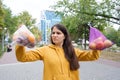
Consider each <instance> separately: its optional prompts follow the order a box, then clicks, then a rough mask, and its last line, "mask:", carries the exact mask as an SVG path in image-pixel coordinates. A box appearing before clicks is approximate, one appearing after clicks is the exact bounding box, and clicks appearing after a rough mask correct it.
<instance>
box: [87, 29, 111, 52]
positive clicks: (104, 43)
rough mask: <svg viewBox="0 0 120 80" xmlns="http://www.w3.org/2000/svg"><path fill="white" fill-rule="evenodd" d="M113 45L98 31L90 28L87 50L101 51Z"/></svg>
mask: <svg viewBox="0 0 120 80" xmlns="http://www.w3.org/2000/svg"><path fill="white" fill-rule="evenodd" d="M112 45H113V42H112V41H110V40H109V39H107V38H106V37H105V36H104V35H103V34H102V32H100V31H99V30H98V29H96V28H93V27H90V34H89V48H90V49H93V50H103V49H105V48H109V47H111V46H112Z"/></svg>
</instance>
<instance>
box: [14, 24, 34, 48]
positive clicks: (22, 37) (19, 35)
mask: <svg viewBox="0 0 120 80" xmlns="http://www.w3.org/2000/svg"><path fill="white" fill-rule="evenodd" d="M13 41H14V42H16V43H17V44H19V45H22V46H27V47H28V48H32V47H34V46H35V37H34V35H33V34H32V32H30V31H29V30H28V28H27V27H26V26H25V25H21V26H20V28H19V29H18V30H17V31H16V32H15V33H14V34H13Z"/></svg>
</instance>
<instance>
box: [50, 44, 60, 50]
mask: <svg viewBox="0 0 120 80" xmlns="http://www.w3.org/2000/svg"><path fill="white" fill-rule="evenodd" d="M48 47H50V48H53V49H58V48H61V47H59V46H56V45H54V44H49V45H48Z"/></svg>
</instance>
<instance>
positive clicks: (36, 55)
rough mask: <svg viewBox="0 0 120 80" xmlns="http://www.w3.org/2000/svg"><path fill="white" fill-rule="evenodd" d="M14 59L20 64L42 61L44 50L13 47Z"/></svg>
mask: <svg viewBox="0 0 120 80" xmlns="http://www.w3.org/2000/svg"><path fill="white" fill-rule="evenodd" d="M15 53H16V58H17V60H18V61H21V62H29V61H36V60H43V58H44V48H43V47H41V48H38V49H34V50H28V51H27V50H26V49H25V47H24V46H19V45H16V46H15Z"/></svg>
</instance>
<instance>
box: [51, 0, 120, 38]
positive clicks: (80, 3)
mask: <svg viewBox="0 0 120 80" xmlns="http://www.w3.org/2000/svg"><path fill="white" fill-rule="evenodd" d="M117 1H118V2H117ZM116 3H120V1H119V0H116V1H114V2H113V0H104V1H102V2H100V3H98V2H96V0H60V1H58V2H57V3H56V4H55V5H53V6H52V8H53V9H54V10H55V12H56V13H57V14H59V15H61V16H62V23H63V24H65V25H66V26H67V27H68V30H69V31H70V32H72V33H71V34H72V35H78V37H77V38H81V37H83V35H84V37H83V38H85V39H88V35H89V27H88V22H91V23H92V25H93V26H94V27H96V28H98V29H99V30H100V31H102V32H103V31H104V29H105V28H106V27H108V26H109V24H110V22H112V23H116V24H119V23H118V20H119V18H117V17H114V16H115V15H114V14H117V12H116V11H115V6H116V5H118V4H116ZM73 30H74V31H73ZM76 32H77V33H78V34H77V33H76ZM73 37H74V36H73Z"/></svg>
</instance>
